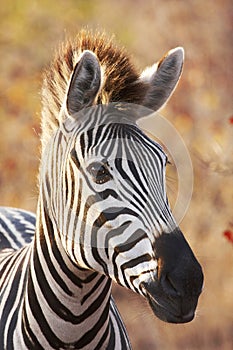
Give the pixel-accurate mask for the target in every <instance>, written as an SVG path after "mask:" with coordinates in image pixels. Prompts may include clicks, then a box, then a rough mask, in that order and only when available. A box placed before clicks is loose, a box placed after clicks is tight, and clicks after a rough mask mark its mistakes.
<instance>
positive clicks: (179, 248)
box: [141, 228, 203, 323]
mask: <svg viewBox="0 0 233 350" xmlns="http://www.w3.org/2000/svg"><path fill="white" fill-rule="evenodd" d="M155 251H156V258H157V262H158V271H157V273H156V275H152V276H150V277H149V278H148V280H144V281H143V282H142V283H141V290H142V292H143V294H144V296H145V297H146V298H147V300H148V302H149V304H150V306H151V308H152V310H153V312H154V314H155V315H156V316H157V317H158V318H159V319H161V320H162V321H165V322H169V323H186V322H190V321H192V320H193V318H194V316H195V310H196V307H197V303H198V298H199V296H200V294H201V292H202V287H203V273H202V269H201V266H200V264H199V262H198V261H197V259H196V258H195V256H194V254H193V252H192V250H191V248H190V246H189V245H188V243H187V241H186V240H185V238H184V236H183V234H182V232H181V231H180V230H179V229H178V228H176V229H175V230H174V231H173V232H171V233H169V234H167V233H163V234H162V235H161V236H160V237H159V238H158V239H157V241H156V243H155Z"/></svg>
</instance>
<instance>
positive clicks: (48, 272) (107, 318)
mask: <svg viewBox="0 0 233 350" xmlns="http://www.w3.org/2000/svg"><path fill="white" fill-rule="evenodd" d="M161 62H162V63H161ZM161 62H160V64H159V65H158V67H157V68H158V69H157V71H155V68H153V70H151V77H150V78H149V76H148V73H147V74H146V75H142V77H141V79H142V80H143V79H144V81H145V84H147V85H146V86H147V89H145V91H146V90H147V95H145V96H144V100H143V103H144V105H145V106H146V105H148V106H151V104H152V102H153V100H154V106H155V108H159V107H161V105H162V104H163V103H164V102H165V100H166V99H167V98H168V97H169V96H170V94H171V93H172V91H173V89H174V88H175V85H176V83H177V80H178V79H179V76H180V72H181V67H182V62H183V51H182V50H181V49H180V48H178V49H177V50H173V51H171V53H170V54H168V55H167V56H166V57H165V58H164V59H163V61H161ZM171 68H172V69H171ZM167 70H168V71H167ZM166 71H167V72H166ZM59 74H61V72H60V71H59ZM164 76H166V79H165V80H164ZM101 79H103V74H101V67H100V65H99V61H98V58H97V57H96V56H95V54H94V53H92V52H90V51H84V52H83V53H82V55H81V56H80V58H79V60H78V62H77V64H76V66H75V67H74V69H73V72H72V76H71V77H67V81H69V82H70V86H68V87H67V89H66V90H67V92H66V93H67V95H66V96H65V99H64V103H63V105H62V106H60V107H61V110H60V114H59V116H56V118H57V119H56V121H55V122H54V121H52V122H51V121H50V122H51V123H50V122H49V123H50V126H51V125H55V124H56V123H58V124H59V126H58V127H57V129H56V128H55V129H54V132H53V134H51V135H50V137H49V138H48V139H49V141H48V143H47V146H46V147H45V145H44V144H43V150H42V159H41V167H40V177H39V199H38V207H37V215H36V218H35V216H34V215H33V214H31V213H29V212H26V211H22V210H18V209H12V208H0V244H1V245H0V349H3V350H12V349H15V350H21V349H22V350H24V349H30V350H31V349H46V350H50V349H83V350H88V349H89V350H93V349H96V350H97V349H109V350H110V349H111V350H114V349H115V350H121V349H122V350H126V349H130V348H131V346H130V342H129V339H128V336H127V332H126V330H125V327H124V325H123V322H122V320H121V317H120V315H119V313H118V311H117V308H116V305H115V303H114V300H113V298H112V295H111V283H112V280H114V281H115V282H117V283H118V284H120V285H122V286H124V287H126V288H129V289H131V290H133V291H135V292H137V293H139V294H141V295H142V296H145V297H146V298H147V299H148V300H149V302H150V304H151V307H152V309H153V311H154V312H155V314H156V315H157V316H158V317H160V318H161V319H163V320H165V321H168V322H188V321H189V320H191V318H192V317H193V315H194V311H193V310H195V307H196V303H197V298H198V296H199V294H200V289H201V285H202V274H201V270H200V267H199V264H198V263H197V261H196V260H195V258H194V256H193V253H192V252H191V249H190V248H189V246H188V244H187V242H186V241H185V240H184V238H183V236H182V234H181V232H180V231H179V229H178V228H177V227H176V223H175V221H174V219H173V217H172V214H171V211H170V208H169V204H168V201H167V197H166V188H165V166H166V155H165V153H164V152H163V150H162V148H161V146H160V145H159V144H157V143H156V142H154V141H152V140H151V139H150V138H148V137H147V136H146V135H145V134H144V133H143V132H142V131H141V130H140V129H139V128H138V126H137V124H136V121H137V119H138V118H139V117H141V115H138V110H137V108H135V106H133V107H131V106H130V105H124V104H122V103H116V104H110V105H106V106H105V105H98V106H96V105H95V106H92V107H89V106H90V105H92V104H94V103H95V101H97V100H99V99H100V95H99V94H100V92H101V91H100V89H101V86H102V87H103V84H104V83H103V82H102V81H101ZM55 83H56V84H58V83H57V82H55ZM56 84H54V87H55V86H56ZM101 84H102V85H101ZM132 85H134V84H132ZM59 93H60V92H59ZM145 93H146V92H145ZM116 95H117V94H116ZM153 96H154V97H153ZM159 99H161V100H159ZM46 100H47V99H46ZM88 107H89V108H88ZM47 110H48V108H47ZM139 110H140V111H142V109H139ZM143 114H145V113H142V115H143ZM45 124H46V123H45ZM45 124H44V125H45ZM52 128H53V127H52ZM45 131H46V130H43V133H45ZM50 132H51V130H50ZM172 233H173V234H172ZM170 237H174V238H172V239H170ZM173 241H174V242H178V243H177V247H178V252H176V248H175V243H173V250H174V252H175V253H174V254H173V253H171V250H170V245H171V243H169V242H173ZM182 252H183V253H182ZM183 256H184V257H185V266H184V265H183V263H182V261H183V260H182V259H183ZM162 259H165V260H163V261H162ZM161 261H162V262H161ZM188 262H190V263H189V264H188ZM167 265H168V266H169V269H168V267H167ZM176 266H178V273H177V270H176ZM164 267H165V268H164ZM170 270H171V271H172V272H171V276H170ZM173 271H175V274H174V278H173V275H172V273H173ZM190 271H191V274H190ZM168 273H169V278H168V277H167V276H168ZM193 274H194V275H195V276H196V279H195V281H194V283H193V286H192V281H193V277H192V275H193ZM177 282H178V285H179V288H180V289H182V293H183V294H182V293H181V292H180V291H179V289H178V291H176V283H177ZM180 286H181V287H180ZM187 286H188V289H187ZM181 295H182V298H181V297H180V296H181ZM183 299H184V300H183Z"/></svg>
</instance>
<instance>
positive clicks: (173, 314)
mask: <svg viewBox="0 0 233 350" xmlns="http://www.w3.org/2000/svg"><path fill="white" fill-rule="evenodd" d="M142 290H143V294H144V295H145V297H146V299H147V300H148V302H149V305H150V307H151V309H152V311H153V313H154V314H155V316H156V317H158V318H159V319H160V320H161V321H164V322H168V323H188V322H191V321H192V320H193V318H194V316H195V310H194V311H193V310H190V311H188V312H182V307H181V305H182V300H181V298H171V297H170V296H166V295H163V296H161V294H160V293H158V295H155V296H154V295H152V293H151V291H150V288H148V285H147V284H145V283H144V284H143V286H142ZM153 294H154V293H153Z"/></svg>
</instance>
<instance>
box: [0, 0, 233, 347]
mask: <svg viewBox="0 0 233 350" xmlns="http://www.w3.org/2000/svg"><path fill="white" fill-rule="evenodd" d="M232 15H233V5H232V1H230V0H221V1H220V0H215V1H210V0H207V1H203V0H187V1H176V0H166V1H162V0H154V1H153V0H147V1H145V0H135V1H133V0H126V1H123V0H118V1H113V0H110V1H107V0H99V1H97V0H96V1H94V0H90V1H85V0H82V1H81V0H76V1H75V0H67V1H65V0H57V1H49V0H42V1H39V0H38V1H36V0H31V1H30V0H21V1H17V0H12V1H7V0H3V1H2V2H1V6H0V52H1V55H0V62H1V65H0V69H1V75H0V125H1V133H0V205H5V206H14V207H20V208H24V209H28V210H32V211H35V209H36V201H37V172H38V166H39V157H40V152H39V146H40V142H39V134H40V93H39V92H40V87H41V82H42V80H41V76H42V72H43V69H44V67H46V65H48V63H49V62H50V60H51V58H52V57H53V54H54V50H55V49H56V47H57V45H58V44H59V43H60V42H61V41H63V40H64V39H65V38H66V37H67V36H68V37H69V36H71V35H74V34H76V33H77V32H78V31H79V30H80V29H81V28H83V27H87V26H88V27H89V28H91V29H100V30H102V29H105V30H106V31H107V32H108V33H109V34H110V35H111V34H115V37H116V41H117V42H119V43H120V44H122V45H123V46H125V47H126V48H127V51H128V52H129V53H130V54H132V59H133V60H134V62H135V64H136V66H137V67H139V69H141V70H142V69H143V68H144V67H145V66H147V65H151V64H153V63H154V62H156V61H157V60H158V59H160V57H161V56H163V55H164V53H165V52H166V51H168V50H169V49H171V48H173V47H176V46H183V47H184V48H185V53H186V57H185V66H184V72H183V75H182V78H181V81H180V83H179V85H178V88H177V90H176V92H175V93H174V95H173V97H172V98H171V99H170V101H169V103H168V105H167V106H166V108H165V109H164V110H163V112H162V113H163V115H164V116H166V118H167V119H168V120H169V121H170V122H172V124H173V125H174V127H175V128H176V129H177V130H178V131H179V133H180V134H181V135H182V137H183V139H184V141H185V144H186V146H187V148H188V150H189V152H190V155H191V158H192V162H193V169H194V176H195V179H194V190H193V197H192V201H191V204H190V207H189V210H188V212H187V214H186V216H185V218H184V220H183V221H182V223H181V229H182V230H183V232H184V233H185V236H186V238H187V239H188V241H189V242H190V244H191V246H192V248H193V250H194V251H195V253H196V255H197V257H198V259H199V260H200V262H201V264H202V266H203V269H204V273H205V286H204V291H203V294H202V295H201V297H200V302H199V305H198V311H197V316H196V318H195V320H194V321H193V322H191V323H190V324H185V325H171V324H166V323H163V322H161V321H159V320H158V319H156V318H155V317H154V316H153V314H152V312H151V310H150V308H149V307H148V305H147V303H146V301H145V300H143V299H142V298H141V297H139V296H137V295H135V294H134V293H132V292H130V291H127V290H125V289H123V288H121V287H118V286H114V295H115V298H116V300H117V304H118V306H119V309H120V312H121V314H122V317H123V319H124V321H125V323H126V326H127V329H128V331H129V335H130V339H131V342H132V345H133V349H134V350H144V349H145V350H155V349H162V350H178V349H187V350H192V349H203V350H207V349H208V350H212V349H224V350H228V349H229V350H230V349H232V348H233V244H232V243H231V242H230V241H229V240H227V239H226V237H225V236H224V232H225V231H226V230H228V231H230V232H232V231H233V121H232V115H233V111H232V100H233V99H232V78H233V77H232V61H233V49H232V43H233V40H232V39H233V37H232V18H233V17H232ZM168 186H169V181H168Z"/></svg>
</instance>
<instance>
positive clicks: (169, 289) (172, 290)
mask: <svg viewBox="0 0 233 350" xmlns="http://www.w3.org/2000/svg"><path fill="white" fill-rule="evenodd" d="M160 283H161V286H162V288H163V290H164V292H165V293H166V294H168V295H170V296H173V297H180V296H181V293H180V292H179V291H178V290H177V288H176V285H175V283H174V281H173V280H172V278H171V276H169V274H164V275H162V276H161V279H160Z"/></svg>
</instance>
